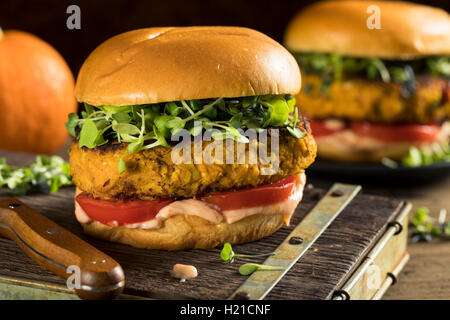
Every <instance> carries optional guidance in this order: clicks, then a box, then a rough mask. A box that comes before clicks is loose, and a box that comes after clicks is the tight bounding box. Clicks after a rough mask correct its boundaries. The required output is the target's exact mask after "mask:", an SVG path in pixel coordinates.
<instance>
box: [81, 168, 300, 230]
mask: <svg viewBox="0 0 450 320" xmlns="http://www.w3.org/2000/svg"><path fill="white" fill-rule="evenodd" d="M297 184H298V182H297V177H296V176H291V177H287V178H285V179H283V180H281V181H279V182H275V183H271V184H265V185H261V186H257V187H254V188H249V189H242V190H236V191H224V192H212V193H208V194H206V195H202V196H199V197H197V199H199V200H203V201H206V202H208V203H211V204H213V205H215V206H217V207H218V208H219V209H220V210H234V209H242V208H251V207H257V206H264V205H270V204H274V203H277V202H280V201H283V200H286V199H287V198H289V197H290V196H291V195H292V194H293V193H294V192H295V191H296V186H297ZM76 201H77V202H78V204H79V205H80V206H81V208H82V209H83V210H84V211H85V212H86V214H87V215H88V216H89V218H91V219H92V220H94V221H98V222H101V223H103V224H106V225H110V226H116V225H119V226H120V225H126V224H132V223H139V222H144V221H148V220H151V219H154V218H155V216H156V215H157V214H158V212H159V210H161V209H162V208H164V207H165V206H167V205H168V204H170V203H171V202H173V201H175V200H174V199H161V200H138V199H135V200H129V201H112V200H99V199H94V198H92V197H90V196H88V195H87V194H86V193H85V192H83V193H80V194H79V195H77V196H76Z"/></svg>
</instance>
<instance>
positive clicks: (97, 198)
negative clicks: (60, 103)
mask: <svg viewBox="0 0 450 320" xmlns="http://www.w3.org/2000/svg"><path fill="white" fill-rule="evenodd" d="M300 85H301V79H300V71H299V67H298V65H297V63H296V61H295V59H294V57H293V56H292V55H291V54H290V53H289V52H288V51H287V50H286V49H284V48H283V47H282V46H281V45H280V44H279V43H277V42H276V41H274V40H272V39H271V38H269V37H267V36H266V35H264V34H262V33H259V32H257V31H254V30H251V29H246V28H237V27H180V28H178V27H177V28H170V27H168V28H147V29H140V30H135V31H130V32H126V33H123V34H120V35H118V36H115V37H113V38H111V39H109V40H107V41H106V42H104V43H103V44H101V45H100V46H99V47H98V48H96V49H95V50H94V51H93V52H92V53H91V54H90V55H89V57H88V58H87V60H86V61H85V62H84V64H83V66H82V67H81V70H80V72H79V75H78V78H77V82H76V97H77V100H78V101H79V102H81V103H83V104H84V108H83V111H82V112H81V113H80V114H70V115H69V120H68V122H67V123H66V127H67V129H68V130H69V132H70V133H71V134H72V136H73V142H72V144H71V147H70V151H69V152H70V168H71V175H72V179H73V182H74V184H75V185H76V187H77V191H76V195H75V215H76V218H77V220H78V221H79V222H80V223H81V225H82V226H83V228H84V231H85V232H86V233H88V234H90V235H92V236H95V237H99V238H102V239H107V240H110V241H115V242H120V243H125V244H129V245H132V246H135V247H141V248H149V249H164V250H182V249H190V248H212V247H215V246H218V245H221V244H224V243H225V242H230V243H232V244H236V243H243V242H249V241H254V240H257V239H260V238H262V237H265V236H268V235H270V234H272V233H274V232H275V231H276V230H278V229H279V228H281V227H282V226H283V225H284V224H288V223H289V221H290V218H291V216H292V214H293V213H294V211H295V208H296V207H297V205H298V203H299V201H300V200H301V198H302V192H303V188H304V185H305V174H304V171H305V169H306V168H307V167H308V166H309V165H310V164H311V163H312V162H313V161H314V158H315V155H316V144H315V142H314V139H313V137H312V136H311V134H310V130H309V126H308V123H307V122H306V121H305V120H304V119H303V117H302V115H301V113H300V112H299V111H298V107H297V106H296V103H295V98H294V97H293V95H295V94H296V93H298V91H299V90H300Z"/></svg>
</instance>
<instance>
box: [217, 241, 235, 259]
mask: <svg viewBox="0 0 450 320" xmlns="http://www.w3.org/2000/svg"><path fill="white" fill-rule="evenodd" d="M220 257H221V258H222V260H223V261H232V260H233V257H234V252H233V248H232V247H231V244H230V243H229V242H227V243H225V244H224V246H223V249H222V251H220Z"/></svg>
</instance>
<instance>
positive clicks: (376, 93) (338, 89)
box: [297, 75, 450, 123]
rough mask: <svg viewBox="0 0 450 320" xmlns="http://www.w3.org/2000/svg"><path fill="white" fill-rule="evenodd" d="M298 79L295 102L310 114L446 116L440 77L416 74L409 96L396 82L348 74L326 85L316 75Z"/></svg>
mask: <svg viewBox="0 0 450 320" xmlns="http://www.w3.org/2000/svg"><path fill="white" fill-rule="evenodd" d="M302 81H303V88H302V91H301V93H300V94H299V95H298V99H297V102H298V104H299V106H300V107H301V108H302V111H303V112H304V113H305V114H307V115H308V116H309V117H311V118H318V119H324V118H329V117H337V118H343V119H348V120H367V121H372V122H379V123H395V122H406V123H430V122H436V121H441V120H443V119H445V118H448V117H450V102H449V91H450V89H449V81H448V80H445V79H444V78H440V77H431V76H420V77H417V79H416V82H415V85H414V89H415V90H414V91H413V94H412V95H411V96H410V97H407V95H408V93H407V92H406V93H405V91H404V90H406V88H405V87H402V85H400V84H396V83H384V82H382V81H371V80H365V79H360V78H352V79H348V80H345V81H339V82H338V81H336V82H332V83H330V84H328V85H327V84H325V83H324V81H323V79H322V77H320V76H318V75H306V76H304V77H303V80H302Z"/></svg>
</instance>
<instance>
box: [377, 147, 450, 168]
mask: <svg viewBox="0 0 450 320" xmlns="http://www.w3.org/2000/svg"><path fill="white" fill-rule="evenodd" d="M439 162H450V145H449V144H448V143H447V144H441V143H438V142H434V143H432V144H431V145H429V146H424V147H421V148H417V147H410V148H409V150H408V153H407V154H406V155H405V156H404V157H403V158H402V159H401V160H400V161H399V162H397V161H395V160H392V159H390V158H383V159H382V160H381V163H382V164H384V165H385V166H387V167H390V168H398V167H399V166H400V165H403V166H405V167H419V166H426V165H430V164H433V163H439Z"/></svg>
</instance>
